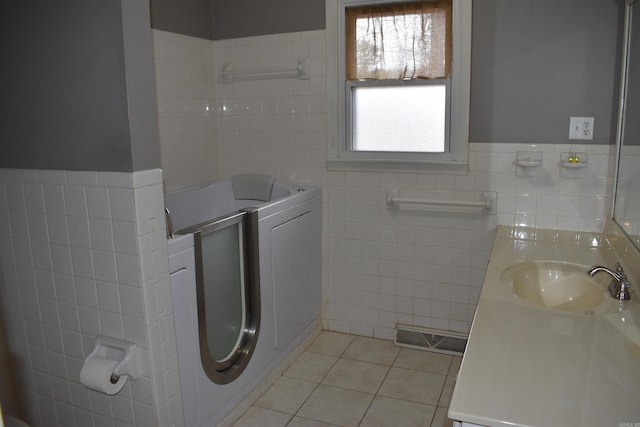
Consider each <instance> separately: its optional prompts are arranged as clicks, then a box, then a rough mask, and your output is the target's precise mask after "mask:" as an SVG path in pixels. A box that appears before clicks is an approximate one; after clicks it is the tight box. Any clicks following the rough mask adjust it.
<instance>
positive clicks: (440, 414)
mask: <svg viewBox="0 0 640 427" xmlns="http://www.w3.org/2000/svg"><path fill="white" fill-rule="evenodd" d="M448 412H449V408H437V409H436V415H435V416H434V417H433V421H432V422H431V427H452V426H453V420H452V419H450V418H449V416H448V415H447V413H448Z"/></svg>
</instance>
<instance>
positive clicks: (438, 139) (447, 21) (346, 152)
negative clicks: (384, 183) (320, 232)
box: [327, 0, 471, 172]
mask: <svg viewBox="0 0 640 427" xmlns="http://www.w3.org/2000/svg"><path fill="white" fill-rule="evenodd" d="M336 1H337V3H336V9H337V10H336V11H335V12H336V13H337V18H338V23H339V25H338V26H337V28H336V31H337V33H338V34H337V37H336V43H337V46H338V51H337V52H336V53H337V56H338V63H337V70H336V85H337V87H338V88H339V89H338V94H337V95H336V104H337V105H336V111H337V113H338V117H337V120H336V122H337V123H336V125H337V128H338V129H339V131H338V134H337V135H336V144H335V146H334V147H333V154H334V156H332V157H335V161H330V162H329V167H331V168H348V169H353V168H355V169H363V168H364V169H371V168H375V169H386V170H388V169H391V170H397V169H400V170H406V169H418V170H421V171H434V170H440V171H453V172H459V171H460V172H466V170H467V148H468V147H467V146H468V110H469V70H470V32H471V31H470V28H471V0H436V1H420V2H410V3H407V2H389V0H386V1H384V2H382V1H376V0H373V1H369V2H367V3H363V2H362V1H360V0H336ZM329 9H330V8H328V12H329ZM327 22H330V19H328V20H327ZM327 31H329V26H328V28H327ZM329 84H331V82H330V81H329Z"/></svg>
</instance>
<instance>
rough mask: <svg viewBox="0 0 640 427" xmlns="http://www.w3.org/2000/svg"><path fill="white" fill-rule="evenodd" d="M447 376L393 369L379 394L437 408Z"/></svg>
mask: <svg viewBox="0 0 640 427" xmlns="http://www.w3.org/2000/svg"><path fill="white" fill-rule="evenodd" d="M445 378H446V377H445V376H444V375H440V374H434V373H431V372H421V371H415V370H413V369H404V368H395V367H393V368H391V370H390V371H389V374H388V375H387V378H385V380H384V382H383V383H382V386H380V390H378V394H379V395H381V396H387V397H393V398H396V399H403V400H409V401H412V402H418V403H425V404H427V405H433V406H436V405H437V403H438V400H439V399H440V394H441V393H442V387H443V386H444V381H445Z"/></svg>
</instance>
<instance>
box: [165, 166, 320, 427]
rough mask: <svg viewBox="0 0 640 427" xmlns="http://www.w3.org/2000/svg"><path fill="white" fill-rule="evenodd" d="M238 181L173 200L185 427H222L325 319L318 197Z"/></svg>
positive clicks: (314, 190)
mask: <svg viewBox="0 0 640 427" xmlns="http://www.w3.org/2000/svg"><path fill="white" fill-rule="evenodd" d="M256 177H258V179H257V180H256V179H255V178H256ZM236 178H238V179H236ZM263 178H264V177H263ZM233 179H235V181H233V180H229V181H221V182H216V183H213V184H211V185H208V186H206V187H202V188H199V189H196V190H192V191H186V192H182V193H178V194H174V195H168V196H167V197H166V200H165V204H166V206H167V208H168V210H169V212H170V216H171V220H172V222H173V229H174V230H177V231H176V234H175V235H174V237H173V238H171V239H170V240H169V265H170V272H171V287H172V294H173V307H174V316H175V327H176V340H177V347H178V363H179V367H180V385H181V391H182V397H183V407H184V418H185V425H186V426H187V427H195V426H198V427H200V426H212V425H216V424H217V423H219V422H220V421H221V420H222V419H223V418H224V417H225V416H226V415H227V414H228V413H229V412H230V411H231V410H233V408H235V407H236V406H237V405H238V403H240V402H241V401H242V400H243V399H244V398H245V397H246V396H247V395H248V394H249V393H250V392H251V391H252V390H253V389H254V388H255V387H256V386H257V385H258V384H260V383H261V382H262V381H263V380H264V379H265V378H266V377H267V375H268V374H269V373H270V372H272V371H273V370H274V369H275V368H276V367H277V366H278V365H279V364H280V363H282V362H283V361H284V359H285V358H286V357H287V356H288V355H289V354H290V353H291V351H292V350H294V349H295V348H296V347H297V346H298V345H299V344H300V343H301V342H302V341H303V339H304V338H305V337H307V336H308V335H309V334H310V333H312V332H313V331H314V330H315V328H316V327H317V318H318V316H319V314H320V305H321V304H320V303H321V235H320V230H321V210H322V193H321V190H320V188H318V187H312V186H304V185H303V186H298V185H289V184H284V183H281V182H277V181H276V182H273V180H271V181H269V180H265V179H262V178H261V177H259V176H255V175H253V176H250V175H246V176H242V177H234V178H233ZM232 181H233V185H232ZM253 182H256V183H257V185H265V183H266V185H271V184H272V187H270V191H266V192H265V191H263V190H264V189H258V190H255V189H252V188H250V187H251V185H252V183H253ZM234 190H236V191H235V193H234ZM238 192H240V193H244V194H240V195H238ZM236 197H240V198H241V199H237V198H236ZM244 197H256V198H259V199H263V200H257V199H245V198H244ZM265 200H266V201H265ZM228 285H230V286H228Z"/></svg>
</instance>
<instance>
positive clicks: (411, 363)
mask: <svg viewBox="0 0 640 427" xmlns="http://www.w3.org/2000/svg"><path fill="white" fill-rule="evenodd" d="M452 358H453V356H449V355H448V354H442V353H435V352H433V351H424V350H413V349H410V348H403V349H402V350H401V351H400V354H399V355H398V358H397V359H396V361H395V362H394V364H393V366H397V367H399V368H406V369H415V370H416V371H423V372H433V373H436V374H442V375H447V373H448V372H449V366H450V365H451V359H452Z"/></svg>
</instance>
